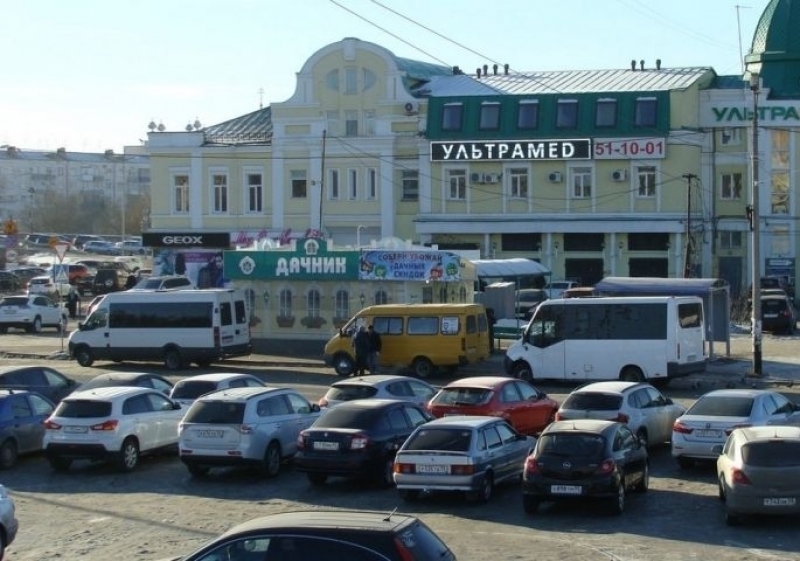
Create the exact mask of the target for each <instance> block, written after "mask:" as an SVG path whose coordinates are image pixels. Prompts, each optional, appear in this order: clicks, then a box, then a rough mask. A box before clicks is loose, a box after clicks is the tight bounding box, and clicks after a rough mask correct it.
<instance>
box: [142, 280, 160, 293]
mask: <svg viewBox="0 0 800 561" xmlns="http://www.w3.org/2000/svg"><path fill="white" fill-rule="evenodd" d="M161 282H162V281H161V279H144V280H143V281H141V282H140V283H139V284H137V285H136V288H146V289H148V290H150V289H154V288H160V287H161Z"/></svg>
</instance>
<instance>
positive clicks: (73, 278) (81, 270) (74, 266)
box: [45, 263, 92, 295]
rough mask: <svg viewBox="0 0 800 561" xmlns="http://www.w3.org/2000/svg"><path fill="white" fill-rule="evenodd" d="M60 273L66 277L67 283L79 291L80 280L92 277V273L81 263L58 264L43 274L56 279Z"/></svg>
mask: <svg viewBox="0 0 800 561" xmlns="http://www.w3.org/2000/svg"><path fill="white" fill-rule="evenodd" d="M62 272H63V273H65V274H66V276H67V283H68V284H71V285H74V286H76V287H77V288H78V289H79V290H81V288H80V287H81V285H80V281H81V279H84V278H86V277H89V276H91V275H92V271H91V270H90V269H89V267H88V266H86V265H84V264H83V263H59V264H57V265H55V266H53V267H50V268H48V269H47V270H46V271H45V274H46V275H48V276H50V277H52V278H54V279H57V278H58V275H59V274H60V273H62ZM82 294H83V293H82V292H81V295H82Z"/></svg>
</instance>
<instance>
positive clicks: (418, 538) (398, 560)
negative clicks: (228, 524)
mask: <svg viewBox="0 0 800 561" xmlns="http://www.w3.org/2000/svg"><path fill="white" fill-rule="evenodd" d="M181 559H182V560H183V561H211V560H212V559H213V560H218V559H235V560H237V561H263V560H265V559H278V560H281V561H309V560H312V559H325V561H406V560H420V561H422V560H427V559H435V560H436V561H455V559H456V556H455V554H454V553H453V552H452V551H451V550H450V548H449V547H447V545H446V544H445V543H444V542H443V541H442V540H441V538H439V536H437V535H436V534H435V533H434V532H433V530H431V529H430V528H429V527H428V526H427V525H426V524H425V523H424V522H422V521H421V520H420V519H418V518H416V517H414V516H410V515H407V514H397V513H394V512H393V513H381V512H360V511H347V510H335V511H324V510H314V511H299V512H282V513H279V514H271V515H268V516H264V517H261V518H256V519H254V520H250V521H249V522H245V523H243V524H239V525H238V526H234V527H233V528H231V529H230V530H228V531H227V532H225V533H224V534H222V535H221V536H219V537H218V538H216V539H214V540H212V541H211V542H209V543H208V544H206V545H204V546H203V547H201V548H200V549H199V550H197V551H195V552H194V553H192V554H190V555H187V556H186V557H182V558H181Z"/></svg>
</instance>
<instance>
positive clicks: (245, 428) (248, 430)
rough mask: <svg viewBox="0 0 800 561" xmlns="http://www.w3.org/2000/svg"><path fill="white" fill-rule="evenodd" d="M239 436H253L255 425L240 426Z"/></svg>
mask: <svg viewBox="0 0 800 561" xmlns="http://www.w3.org/2000/svg"><path fill="white" fill-rule="evenodd" d="M239 434H253V425H240V426H239Z"/></svg>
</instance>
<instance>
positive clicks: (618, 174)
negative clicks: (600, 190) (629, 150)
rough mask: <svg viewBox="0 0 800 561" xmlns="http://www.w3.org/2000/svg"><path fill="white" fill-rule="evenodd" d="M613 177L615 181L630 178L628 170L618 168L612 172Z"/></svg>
mask: <svg viewBox="0 0 800 561" xmlns="http://www.w3.org/2000/svg"><path fill="white" fill-rule="evenodd" d="M611 179H613V180H614V181H625V180H626V179H628V172H627V171H626V170H624V169H618V170H616V171H615V172H614V173H612V174H611Z"/></svg>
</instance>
